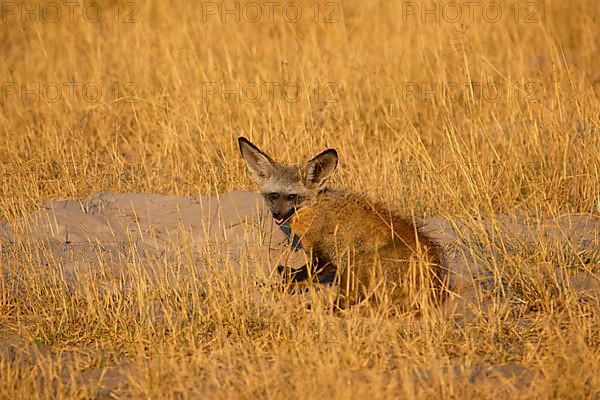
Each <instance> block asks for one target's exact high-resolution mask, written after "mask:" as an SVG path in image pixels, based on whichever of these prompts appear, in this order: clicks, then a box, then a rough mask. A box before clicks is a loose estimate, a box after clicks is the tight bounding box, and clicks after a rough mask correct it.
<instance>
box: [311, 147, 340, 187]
mask: <svg viewBox="0 0 600 400" xmlns="http://www.w3.org/2000/svg"><path fill="white" fill-rule="evenodd" d="M337 165H338V154H337V151H335V150H334V149H328V150H325V151H324V152H322V153H321V154H319V155H318V156H316V157H315V158H313V159H312V160H310V161H309V162H308V163H306V166H305V167H304V179H305V180H306V184H307V185H309V186H312V187H315V188H317V189H322V188H323V187H324V186H325V183H327V180H328V179H329V178H330V177H331V175H332V174H333V172H334V171H335V169H336V167H337Z"/></svg>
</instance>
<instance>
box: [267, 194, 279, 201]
mask: <svg viewBox="0 0 600 400" xmlns="http://www.w3.org/2000/svg"><path fill="white" fill-rule="evenodd" d="M268 196H269V200H271V201H275V200H277V199H278V198H279V193H269V195H268Z"/></svg>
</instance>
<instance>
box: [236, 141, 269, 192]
mask: <svg viewBox="0 0 600 400" xmlns="http://www.w3.org/2000/svg"><path fill="white" fill-rule="evenodd" d="M238 143H239V145H240V152H241V153H242V158H243V159H244V161H245V162H246V166H247V167H248V169H249V170H250V172H251V173H252V175H253V177H254V180H255V181H256V183H258V184H259V185H262V184H263V183H264V182H265V181H266V180H267V179H269V178H270V177H271V175H272V174H273V169H274V167H275V162H274V161H273V160H272V159H271V158H270V157H269V156H268V155H266V154H265V153H263V152H262V151H260V149H259V148H258V147H256V146H255V145H253V144H252V143H250V141H249V140H248V139H246V138H245V137H240V138H238Z"/></svg>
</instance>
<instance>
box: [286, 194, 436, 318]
mask: <svg viewBox="0 0 600 400" xmlns="http://www.w3.org/2000/svg"><path fill="white" fill-rule="evenodd" d="M289 224H290V227H291V230H292V232H293V233H294V234H296V235H298V237H299V238H300V240H301V242H302V245H303V247H304V248H305V249H306V250H307V251H309V252H311V253H312V255H313V256H314V257H316V258H318V259H319V260H318V264H325V265H327V264H330V263H331V264H333V265H336V266H337V268H338V272H339V277H338V283H339V285H340V294H341V296H340V300H341V301H342V304H341V305H342V306H347V305H351V304H355V303H357V302H358V301H362V300H365V299H374V300H379V301H385V300H387V301H391V302H393V304H394V305H396V306H400V307H401V308H403V309H406V308H415V307H416V308H420V307H419V305H420V304H421V303H422V302H423V301H433V302H436V303H437V302H438V301H439V300H441V290H442V289H443V280H444V277H443V275H444V274H443V270H442V264H443V256H442V254H441V251H440V249H439V248H438V247H437V246H436V245H435V244H434V242H433V241H432V240H431V239H430V238H429V237H428V236H427V235H425V234H424V233H423V232H421V230H420V228H419V227H418V226H417V225H415V224H414V223H413V221H411V220H409V219H405V218H401V217H398V216H396V215H393V214H392V213H390V211H388V210H386V209H385V208H383V207H381V206H379V205H376V204H373V203H371V202H369V201H368V200H366V199H364V198H361V197H359V196H356V195H353V194H349V193H344V192H341V191H334V190H326V191H323V192H322V193H320V194H319V197H318V201H317V204H316V205H315V206H314V207H308V208H303V209H301V210H300V211H298V212H297V213H295V214H294V215H293V216H292V217H291V219H290V221H289ZM325 271H328V269H327V268H325ZM421 305H422V304H421Z"/></svg>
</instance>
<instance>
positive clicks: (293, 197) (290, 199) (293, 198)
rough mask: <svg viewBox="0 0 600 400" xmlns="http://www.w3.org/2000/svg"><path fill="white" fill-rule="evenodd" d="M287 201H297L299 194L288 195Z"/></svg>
mask: <svg viewBox="0 0 600 400" xmlns="http://www.w3.org/2000/svg"><path fill="white" fill-rule="evenodd" d="M287 199H288V201H297V200H298V195H297V194H288V197H287Z"/></svg>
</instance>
